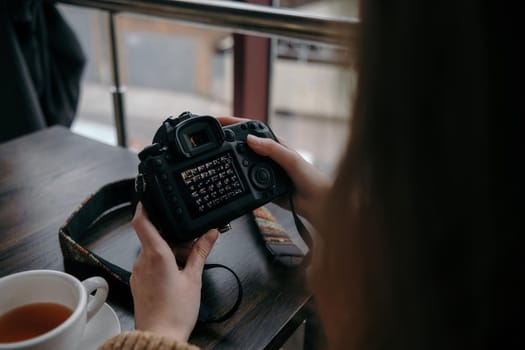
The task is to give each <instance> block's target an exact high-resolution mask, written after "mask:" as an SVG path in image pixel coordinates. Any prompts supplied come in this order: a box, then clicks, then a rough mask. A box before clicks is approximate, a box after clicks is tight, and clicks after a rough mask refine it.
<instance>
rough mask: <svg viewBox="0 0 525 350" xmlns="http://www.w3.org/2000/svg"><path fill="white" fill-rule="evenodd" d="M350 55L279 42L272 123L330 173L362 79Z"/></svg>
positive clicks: (315, 45) (338, 154)
mask: <svg viewBox="0 0 525 350" xmlns="http://www.w3.org/2000/svg"><path fill="white" fill-rule="evenodd" d="M345 57H346V56H345V52H344V51H343V50H342V49H341V48H336V47H333V46H326V45H317V44H307V43H302V42H297V41H292V40H284V39H279V40H275V41H274V60H273V75H272V80H271V81H272V85H271V106H270V111H271V115H270V124H271V126H272V128H273V129H274V130H275V131H276V133H279V135H280V136H281V137H282V138H284V139H285V140H286V142H287V143H288V144H289V145H290V146H291V147H293V148H295V149H297V150H298V151H299V152H300V153H301V154H303V155H304V156H305V158H306V159H308V160H309V161H311V162H312V163H314V164H315V165H317V166H318V167H319V168H321V169H322V170H324V171H325V172H327V173H332V172H333V171H334V170H335V167H336V165H337V162H338V160H339V157H340V156H341V152H342V150H343V148H344V146H345V144H346V138H347V135H348V129H349V127H348V123H349V121H348V119H349V115H350V110H351V108H352V106H351V103H350V101H351V97H352V94H353V92H354V86H355V83H356V79H357V76H356V72H355V70H354V69H353V68H352V67H350V66H349V65H347V64H346V60H347V58H345Z"/></svg>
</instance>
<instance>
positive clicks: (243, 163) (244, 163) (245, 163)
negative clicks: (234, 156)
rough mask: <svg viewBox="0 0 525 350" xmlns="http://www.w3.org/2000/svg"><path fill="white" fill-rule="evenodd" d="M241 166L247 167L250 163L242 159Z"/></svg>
mask: <svg viewBox="0 0 525 350" xmlns="http://www.w3.org/2000/svg"><path fill="white" fill-rule="evenodd" d="M242 165H244V166H248V165H250V162H249V161H248V159H243V161H242Z"/></svg>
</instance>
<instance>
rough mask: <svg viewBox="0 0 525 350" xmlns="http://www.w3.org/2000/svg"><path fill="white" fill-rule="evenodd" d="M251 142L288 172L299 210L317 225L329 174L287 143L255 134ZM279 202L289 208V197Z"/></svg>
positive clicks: (224, 119) (227, 121) (228, 119)
mask: <svg viewBox="0 0 525 350" xmlns="http://www.w3.org/2000/svg"><path fill="white" fill-rule="evenodd" d="M217 120H219V122H220V123H221V124H222V125H230V124H235V123H239V122H245V121H248V119H241V118H235V117H217ZM279 141H281V140H279ZM247 143H248V146H250V148H251V149H252V150H253V151H254V152H256V153H258V154H259V155H261V156H266V157H270V158H271V159H272V160H273V161H275V162H276V163H277V164H279V165H280V166H281V167H282V168H283V169H284V170H285V171H286V173H287V174H288V176H290V178H291V179H292V181H293V183H294V186H295V193H294V198H293V201H294V206H295V209H296V210H297V213H298V214H299V215H301V216H303V217H305V218H306V219H307V220H308V221H310V222H311V223H312V224H313V225H314V226H316V222H317V220H316V217H317V215H318V211H319V209H318V208H319V205H320V203H321V202H322V201H323V200H324V197H325V195H326V194H327V193H328V190H329V189H330V186H331V182H330V180H329V179H328V177H327V176H326V175H325V174H323V173H321V172H320V171H319V170H318V169H317V168H316V167H315V166H313V165H312V164H310V163H308V162H307V161H306V160H304V158H303V157H301V155H300V154H299V153H297V152H296V151H295V150H293V149H290V148H288V147H286V146H285V145H284V144H283V143H278V142H275V141H274V140H272V139H268V138H261V137H256V136H253V135H248V138H247ZM277 204H279V205H281V206H282V207H285V208H287V209H289V208H288V205H287V201H286V200H283V201H282V203H280V202H278V203H277Z"/></svg>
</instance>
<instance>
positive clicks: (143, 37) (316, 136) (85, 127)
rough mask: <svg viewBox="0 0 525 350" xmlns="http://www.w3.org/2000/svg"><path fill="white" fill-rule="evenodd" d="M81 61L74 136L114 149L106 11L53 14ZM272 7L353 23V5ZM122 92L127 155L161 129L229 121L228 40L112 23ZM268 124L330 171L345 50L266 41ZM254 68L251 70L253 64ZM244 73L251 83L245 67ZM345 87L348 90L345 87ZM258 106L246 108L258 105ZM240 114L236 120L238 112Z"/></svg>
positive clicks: (298, 1)
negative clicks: (172, 123)
mask: <svg viewBox="0 0 525 350" xmlns="http://www.w3.org/2000/svg"><path fill="white" fill-rule="evenodd" d="M58 6H59V9H60V10H61V12H62V14H63V15H64V16H65V18H66V20H67V22H68V23H69V24H70V25H71V27H72V28H73V30H74V31H75V33H76V34H77V36H78V38H79V41H80V42H81V45H82V47H83V50H84V53H85V55H86V57H87V66H86V70H85V72H84V78H83V84H82V90H81V101H80V105H79V109H78V112H77V118H76V119H75V122H74V124H73V126H72V130H73V131H74V132H76V133H79V134H82V135H85V136H88V137H91V138H94V139H97V140H99V141H102V142H106V143H109V144H117V138H116V133H115V125H114V117H113V104H112V97H111V93H110V89H111V87H112V85H113V80H112V67H111V56H110V52H111V51H110V43H109V25H108V12H106V11H100V10H95V9H90V8H85V7H79V6H75V5H67V4H60V5H58ZM273 6H278V7H284V8H289V9H293V10H298V11H304V12H308V13H313V14H316V15H337V16H348V17H357V14H358V8H357V2H356V0H280V1H274V3H273ZM114 18H115V21H114V23H115V28H116V39H117V48H118V62H119V73H120V80H121V84H122V85H123V86H125V99H124V102H125V106H124V107H125V112H126V124H127V126H126V129H127V130H126V133H127V146H128V148H130V149H131V150H133V151H139V150H141V149H142V148H143V147H144V146H145V145H147V144H150V143H151V139H152V137H153V135H154V133H155V131H156V130H157V128H158V127H159V126H160V124H161V122H162V121H163V120H164V119H165V118H167V117H168V116H170V115H174V116H176V115H178V114H179V113H181V112H183V111H186V110H189V111H191V112H193V113H197V114H209V115H215V116H218V115H233V114H234V107H233V94H234V73H235V72H234V70H235V67H234V41H235V40H234V37H233V36H234V34H233V33H231V32H226V31H222V30H218V29H214V28H210V27H203V26H198V25H194V24H191V23H190V24H188V23H181V22H177V21H173V20H166V19H161V18H158V17H149V16H143V15H135V14H127V13H124V12H122V13H118V14H117V15H116V16H115V17H114ZM269 42H270V46H271V50H270V59H269V61H270V69H269V70H268V71H267V72H266V71H265V72H263V74H267V75H268V85H269V86H268V90H269V96H268V106H269V107H268V111H267V115H266V116H261V115H238V116H244V117H251V118H263V119H267V121H268V123H269V124H270V126H271V127H272V128H273V130H274V131H275V133H276V134H278V135H279V136H280V137H282V138H283V139H285V140H286V142H287V143H288V144H289V145H290V146H291V147H293V148H295V149H297V150H299V151H300V153H301V154H302V155H303V156H304V157H305V158H306V159H308V160H309V161H311V162H312V163H314V164H315V165H317V166H318V167H319V168H321V169H323V170H324V171H326V172H328V173H331V172H333V170H334V168H335V166H336V164H337V160H338V157H339V155H340V153H341V150H342V148H343V146H344V144H345V140H346V136H347V135H346V134H347V122H348V116H349V111H350V109H351V103H349V96H351V94H352V91H353V87H354V85H355V81H356V77H355V71H354V68H353V67H352V66H351V65H348V64H347V61H348V60H347V53H345V52H344V50H343V49H342V48H341V47H337V46H334V45H327V44H318V43H312V42H305V41H298V40H290V39H285V38H272V39H271V40H269ZM252 62H253V61H252ZM243 69H244V72H245V74H248V75H249V74H251V72H253V73H254V74H257V72H258V71H259V70H260V69H261V66H260V65H259V64H251V65H250V62H249V61H248V64H247V65H246V67H243ZM349 82H350V83H349ZM257 102H258V101H257V97H256V96H255V97H254V96H252V97H249V98H248V99H247V102H245V103H246V104H256V103H257ZM241 113H242V112H241Z"/></svg>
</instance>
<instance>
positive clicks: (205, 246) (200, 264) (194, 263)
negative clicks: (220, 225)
mask: <svg viewBox="0 0 525 350" xmlns="http://www.w3.org/2000/svg"><path fill="white" fill-rule="evenodd" d="M218 237H219V231H217V230H209V231H208V232H206V233H205V234H204V235H202V236H201V237H199V238H198V239H197V240H196V241H195V243H194V244H193V247H192V248H191V253H190V256H189V257H188V261H187V262H186V267H185V268H184V270H188V271H190V272H191V273H196V274H198V275H201V274H202V269H203V268H204V263H205V262H206V258H207V257H208V255H210V252H211V249H212V248H213V245H214V244H215V242H216V241H217V238H218Z"/></svg>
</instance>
